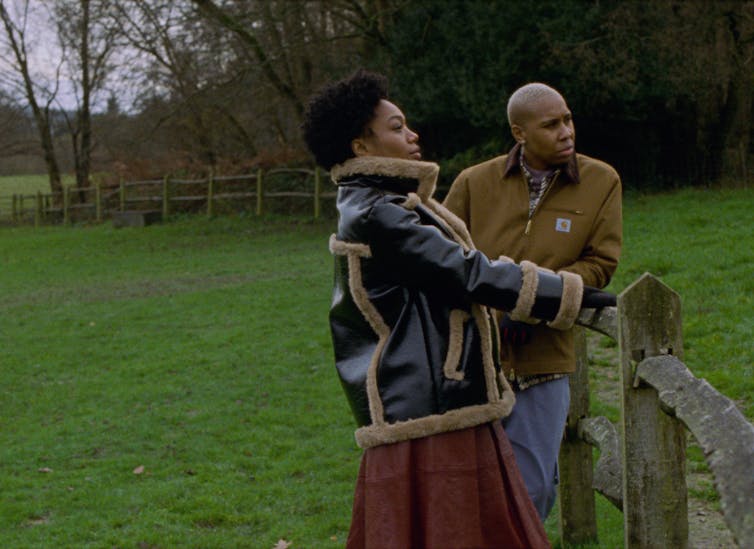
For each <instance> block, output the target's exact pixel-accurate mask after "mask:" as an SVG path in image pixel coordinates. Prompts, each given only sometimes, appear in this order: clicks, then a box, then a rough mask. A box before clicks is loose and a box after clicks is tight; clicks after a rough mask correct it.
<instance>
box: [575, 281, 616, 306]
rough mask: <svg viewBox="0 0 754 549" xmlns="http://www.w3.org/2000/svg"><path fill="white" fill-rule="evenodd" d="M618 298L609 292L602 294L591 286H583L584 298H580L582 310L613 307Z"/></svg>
mask: <svg viewBox="0 0 754 549" xmlns="http://www.w3.org/2000/svg"><path fill="white" fill-rule="evenodd" d="M617 303H618V298H617V297H616V296H615V294H611V293H610V292H603V291H602V290H600V289H599V288H595V287H593V286H586V285H585V286H584V297H582V298H581V308H582V309H601V308H602V307H615V305H616V304H617Z"/></svg>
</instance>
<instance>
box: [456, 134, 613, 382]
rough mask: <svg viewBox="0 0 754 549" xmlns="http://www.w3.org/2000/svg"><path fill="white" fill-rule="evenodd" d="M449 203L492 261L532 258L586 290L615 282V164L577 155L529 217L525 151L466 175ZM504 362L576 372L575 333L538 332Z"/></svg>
mask: <svg viewBox="0 0 754 549" xmlns="http://www.w3.org/2000/svg"><path fill="white" fill-rule="evenodd" d="M444 205H445V206H446V207H447V208H448V209H449V210H450V211H451V212H453V213H455V214H456V215H457V216H458V217H460V218H461V219H462V220H463V221H464V222H465V223H466V225H467V226H468V228H469V231H470V233H471V237H472V239H473V240H474V244H475V246H476V247H477V248H478V249H479V250H481V251H482V252H483V253H484V254H485V255H487V256H488V257H490V258H493V259H494V258H497V257H499V256H507V257H509V258H511V259H513V260H514V261H516V262H521V261H522V260H528V261H532V262H534V263H536V264H537V265H539V266H541V267H546V268H548V269H552V270H554V271H559V270H566V271H570V272H573V273H577V274H579V275H581V277H582V278H583V280H584V284H586V285H589V286H596V287H599V288H602V287H604V286H606V285H607V283H608V282H610V277H611V276H612V275H613V273H614V272H615V269H616V267H617V265H618V259H619V257H620V251H621V244H622V217H621V216H622V214H621V183H620V177H619V176H618V174H617V172H616V171H615V170H614V169H613V168H612V167H611V166H609V165H608V164H606V163H604V162H601V161H600V160H596V159H594V158H590V157H588V156H584V155H582V154H576V155H574V157H573V158H572V159H571V161H570V162H569V164H568V165H566V166H564V167H563V169H561V172H560V174H559V175H558V176H557V177H556V178H555V180H554V181H553V182H552V183H551V184H550V186H549V187H548V189H547V190H546V192H545V194H544V196H543V197H542V199H541V200H540V202H539V204H538V205H537V208H536V209H535V210H534V213H533V214H532V217H531V219H530V218H529V189H528V185H527V183H526V180H525V178H524V175H523V173H522V172H521V168H520V165H519V145H516V147H514V148H513V150H512V151H511V152H510V153H509V154H507V155H503V156H498V157H496V158H493V159H492V160H488V161H487V162H483V163H481V164H477V165H476V166H472V167H470V168H467V169H466V170H464V171H462V172H461V173H460V174H459V176H458V177H457V178H456V180H455V181H454V182H453V185H452V187H451V189H450V192H449V193H448V196H447V197H446V198H445V202H444ZM501 352H502V363H503V367H504V368H505V370H506V372H507V373H509V374H510V372H511V371H513V372H515V374H516V375H530V374H546V373H565V372H572V371H574V369H575V367H576V362H575V351H574V344H573V331H572V330H568V331H558V330H553V329H551V328H548V327H547V326H546V325H544V324H539V325H536V326H534V329H533V334H532V339H531V342H530V343H528V344H525V345H518V346H512V345H507V346H504V347H503V349H502V350H501Z"/></svg>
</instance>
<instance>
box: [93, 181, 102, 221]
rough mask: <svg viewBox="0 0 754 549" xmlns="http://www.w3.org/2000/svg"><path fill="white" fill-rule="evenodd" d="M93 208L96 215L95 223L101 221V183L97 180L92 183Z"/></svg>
mask: <svg viewBox="0 0 754 549" xmlns="http://www.w3.org/2000/svg"><path fill="white" fill-rule="evenodd" d="M94 208H95V212H96V217H97V223H101V222H102V185H100V182H99V181H97V182H96V183H95V184H94Z"/></svg>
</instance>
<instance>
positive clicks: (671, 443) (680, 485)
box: [618, 273, 688, 549]
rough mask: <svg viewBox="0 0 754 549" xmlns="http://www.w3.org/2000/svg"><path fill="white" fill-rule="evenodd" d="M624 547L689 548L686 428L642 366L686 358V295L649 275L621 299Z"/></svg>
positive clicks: (632, 285) (635, 283) (619, 306)
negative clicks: (655, 359) (643, 375)
mask: <svg viewBox="0 0 754 549" xmlns="http://www.w3.org/2000/svg"><path fill="white" fill-rule="evenodd" d="M618 342H619V345H620V363H621V389H622V391H621V392H622V395H623V396H622V414H621V416H622V422H623V429H622V437H623V439H622V451H623V479H622V481H623V524H624V546H625V548H626V549H631V548H658V549H659V548H665V547H673V548H677V549H683V548H686V547H688V514H687V513H688V509H687V490H686V475H685V473H686V431H685V428H684V426H683V425H682V424H681V422H679V421H678V420H677V419H676V418H674V417H670V416H669V415H667V414H666V413H665V412H663V411H662V410H661V409H660V402H659V398H658V395H657V391H656V390H655V389H653V388H652V387H650V386H649V385H645V384H642V383H640V381H639V379H638V378H637V377H636V372H635V368H636V365H637V364H638V363H639V362H641V361H642V360H644V359H645V358H649V357H651V356H659V355H675V356H676V357H678V358H679V359H680V358H681V355H682V354H683V340H682V336H681V307H680V297H679V296H678V294H677V293H675V292H674V291H673V290H671V289H670V288H668V287H667V286H666V285H665V284H663V283H662V282H660V281H659V280H658V279H657V278H655V277H654V276H652V275H651V274H649V273H645V274H644V275H642V276H641V278H639V279H638V280H637V281H636V282H634V283H633V284H631V285H630V286H629V287H628V288H626V289H625V290H624V291H623V292H622V293H621V294H620V295H619V296H618Z"/></svg>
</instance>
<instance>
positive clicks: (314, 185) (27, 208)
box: [0, 168, 335, 225]
mask: <svg viewBox="0 0 754 549" xmlns="http://www.w3.org/2000/svg"><path fill="white" fill-rule="evenodd" d="M280 175H289V176H290V175H293V176H296V177H301V176H304V178H305V179H306V180H310V181H307V182H306V184H305V185H303V186H302V185H298V186H294V187H295V188H294V189H287V190H274V189H273V190H270V189H269V183H268V178H269V177H270V176H280ZM323 176H324V177H327V176H328V174H327V172H322V171H321V170H320V169H319V168H314V169H309V168H273V169H269V170H263V169H261V168H260V169H258V170H257V171H256V173H254V174H245V175H226V176H215V175H214V174H212V173H210V175H209V176H208V177H206V178H201V179H180V178H172V177H170V176H165V177H163V178H162V179H148V180H142V181H120V183H119V184H118V185H117V186H105V185H103V184H101V183H99V182H97V183H95V184H94V185H90V186H88V187H75V186H64V187H63V192H62V193H42V192H41V191H40V192H37V193H36V194H14V195H12V196H11V197H9V198H8V213H9V214H10V215H9V216H8V214H5V212H2V211H1V210H4V209H5V208H2V206H0V214H5V215H4V217H6V218H8V217H9V218H10V220H11V221H13V222H14V223H25V222H30V221H32V220H33V223H34V224H35V225H40V224H43V223H45V222H49V221H50V220H53V219H54V220H55V221H58V222H62V223H63V224H64V225H68V224H70V223H71V221H72V219H73V216H74V215H78V217H80V218H81V217H83V218H86V219H90V220H94V221H97V222H101V221H103V220H104V219H105V218H106V217H108V216H110V215H111V214H112V213H113V212H125V211H128V210H132V209H135V210H140V211H143V210H158V211H160V212H161V213H162V216H163V217H167V216H168V215H170V214H171V213H174V211H175V210H176V209H177V204H180V203H183V204H189V203H196V204H201V203H204V204H203V207H200V208H196V207H194V208H189V209H191V211H194V212H196V211H202V210H203V211H205V212H206V214H207V215H208V216H210V217H211V216H213V215H215V213H216V211H217V206H218V203H221V202H222V201H225V202H226V203H227V202H228V201H230V202H234V203H236V205H237V204H238V203H244V202H246V203H248V204H249V205H250V206H251V205H253V210H254V212H255V213H256V214H257V215H262V214H263V213H264V212H265V208H266V201H267V200H268V199H280V198H306V199H311V201H312V210H311V211H312V214H313V215H314V217H315V218H319V217H320V215H321V214H322V200H323V199H330V198H334V197H335V193H334V192H323V184H322V178H323ZM227 183H236V185H235V186H234V187H235V188H234V189H232V190H227V189H225V190H224V188H223V187H227V185H226V184H227ZM239 183H240V184H241V185H238V184H239ZM244 183H245V184H244ZM289 186H290V185H289ZM302 187H303V189H302ZM306 187H308V188H306ZM134 191H139V192H134ZM252 201H253V202H252ZM183 209H184V210H185V209H186V208H183ZM81 212H86V213H81Z"/></svg>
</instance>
